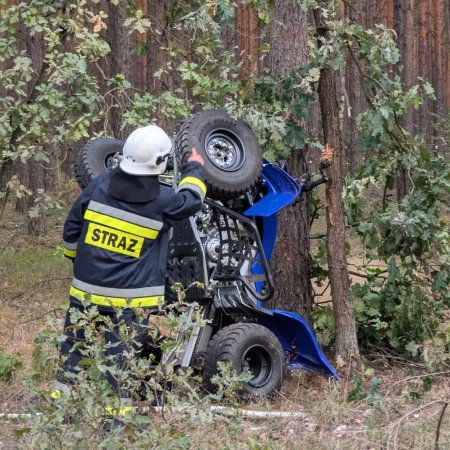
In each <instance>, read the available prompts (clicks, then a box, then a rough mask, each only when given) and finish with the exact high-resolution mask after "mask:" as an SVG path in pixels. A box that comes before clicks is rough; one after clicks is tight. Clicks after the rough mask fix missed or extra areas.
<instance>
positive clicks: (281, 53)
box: [268, 0, 313, 317]
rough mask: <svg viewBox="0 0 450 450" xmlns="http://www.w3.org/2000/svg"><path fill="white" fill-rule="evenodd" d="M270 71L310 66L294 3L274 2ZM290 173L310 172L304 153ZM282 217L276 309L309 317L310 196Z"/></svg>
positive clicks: (301, 16) (295, 156) (291, 162)
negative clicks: (307, 63) (307, 64)
mask: <svg viewBox="0 0 450 450" xmlns="http://www.w3.org/2000/svg"><path fill="white" fill-rule="evenodd" d="M269 41H270V46H271V51H270V53H269V55H268V66H269V70H270V72H271V73H272V74H274V75H279V74H281V73H284V72H289V71H292V70H294V69H296V68H299V67H301V66H302V65H304V64H306V62H307V42H308V37H307V16H306V13H305V12H304V11H302V9H301V8H300V6H299V4H298V3H297V2H295V1H293V0H290V1H282V0H275V2H274V7H273V16H272V22H271V29H270V36H269ZM287 169H288V171H289V172H290V173H291V174H292V175H293V176H294V177H299V176H300V175H301V174H302V173H305V172H306V171H307V168H306V162H305V149H300V148H298V149H293V153H292V156H291V157H290V158H289V159H288V164H287ZM302 195H303V198H302V199H301V201H300V203H298V204H297V205H295V207H292V208H287V209H285V210H284V211H282V212H281V213H280V215H279V230H278V234H277V245H276V247H275V250H274V255H273V258H272V263H271V267H272V272H273V276H274V282H275V287H276V294H275V297H274V300H273V302H272V303H273V306H274V307H276V308H284V309H288V310H291V311H295V312H298V313H300V314H302V315H304V316H306V317H308V315H309V313H310V312H311V308H312V303H313V290H312V285H311V280H310V274H309V237H310V232H309V210H308V196H307V195H306V194H302Z"/></svg>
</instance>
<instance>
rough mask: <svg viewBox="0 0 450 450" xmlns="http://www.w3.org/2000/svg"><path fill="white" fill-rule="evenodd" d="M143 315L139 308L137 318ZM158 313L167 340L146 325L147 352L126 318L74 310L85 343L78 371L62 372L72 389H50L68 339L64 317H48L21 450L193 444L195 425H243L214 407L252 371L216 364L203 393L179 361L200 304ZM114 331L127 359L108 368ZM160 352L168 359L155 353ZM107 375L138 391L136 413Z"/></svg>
mask: <svg viewBox="0 0 450 450" xmlns="http://www.w3.org/2000/svg"><path fill="white" fill-rule="evenodd" d="M120 312H121V311H120V310H119V309H118V310H117V311H116V313H117V314H119V315H120ZM146 314H147V313H146V311H144V310H138V311H137V318H138V319H137V320H138V322H139V321H143V319H144V318H145V315H146ZM161 314H163V316H162V317H163V324H164V325H163V328H164V330H165V334H166V336H164V337H162V336H161V335H160V333H159V331H158V329H157V328H156V327H155V326H153V325H150V326H148V328H147V330H148V338H149V341H150V342H151V343H152V351H153V353H150V352H148V351H147V352H146V351H144V350H145V348H144V346H143V345H141V344H139V343H137V342H136V332H135V330H134V329H130V328H129V327H127V326H126V325H125V324H124V323H123V322H121V323H120V324H119V326H118V328H117V326H116V328H115V327H114V324H113V323H112V322H111V320H110V319H109V318H107V317H106V318H105V317H104V316H102V315H100V314H99V313H98V310H97V308H96V307H95V306H94V305H89V306H88V307H87V308H86V309H84V310H83V311H79V310H77V311H74V312H73V313H72V319H73V322H76V324H77V326H82V327H83V328H84V330H85V335H86V342H85V345H83V347H81V352H82V354H83V359H82V360H81V362H80V363H79V368H80V370H79V372H78V373H71V372H69V371H64V373H63V375H64V377H65V379H66V380H67V381H68V382H69V383H70V385H71V391H70V394H66V393H63V392H60V391H55V390H53V388H52V384H53V383H52V380H53V379H54V376H55V373H56V371H57V370H58V368H59V369H61V367H63V364H62V363H63V362H64V361H61V359H60V357H59V354H58V348H59V346H60V344H61V342H62V341H64V339H65V336H63V335H61V329H62V323H61V321H58V320H55V319H51V320H50V321H49V323H48V327H47V328H46V329H45V330H44V331H42V332H41V333H40V334H39V335H38V337H37V338H36V346H35V350H34V355H33V356H34V362H33V367H32V371H31V373H30V374H29V376H28V377H27V382H26V383H27V387H28V389H30V390H31V392H32V394H33V395H32V397H31V402H30V404H29V411H30V412H31V413H36V414H37V415H36V416H35V417H34V418H33V419H32V421H31V424H30V426H29V427H26V428H23V429H20V430H17V431H16V435H17V437H18V438H19V440H20V444H21V445H22V446H23V448H33V449H36V448H52V449H53V448H64V449H71V448H73V449H75V448H83V449H90V448H108V449H125V448H127V449H128V448H150V447H151V448H191V447H192V446H193V445H194V446H195V442H196V439H198V434H197V435H191V434H190V430H191V429H192V427H194V426H197V425H198V424H200V426H201V424H202V423H209V424H212V423H214V424H217V423H220V426H225V427H227V426H228V424H229V423H231V422H233V427H234V428H236V426H239V425H236V421H235V419H234V418H232V417H231V418H225V417H220V419H219V418H218V417H217V416H216V415H215V414H214V413H213V412H212V411H211V409H210V406H211V403H212V402H214V401H218V400H221V401H222V403H223V402H225V403H228V404H229V405H236V404H237V403H236V398H237V392H238V390H239V389H240V388H241V387H242V385H243V384H244V383H246V382H247V381H248V380H249V379H250V377H249V374H247V373H245V372H244V373H241V374H236V373H235V372H234V371H232V370H231V368H230V367H228V366H227V365H219V373H218V374H217V376H216V377H214V379H213V380H212V381H213V383H215V384H216V385H217V391H216V392H215V393H208V392H206V391H205V390H203V388H202V379H201V377H200V375H199V373H197V372H196V371H195V370H194V369H193V368H191V367H188V368H185V369H181V368H180V360H179V357H180V355H181V352H182V350H183V348H184V345H185V344H186V342H187V340H188V339H189V337H190V334H191V332H192V330H193V327H195V326H198V325H199V324H202V323H204V322H203V319H202V316H201V310H200V308H199V307H198V305H195V304H189V305H182V304H181V303H177V304H175V305H172V306H170V307H169V308H168V309H167V310H165V311H164V312H163V311H161ZM161 328H162V327H161ZM114 329H115V330H116V332H118V333H119V334H120V336H121V338H122V340H123V342H124V343H125V347H126V356H127V358H126V359H127V362H126V364H124V365H123V366H122V367H117V366H114V365H111V362H112V361H111V360H112V359H113V357H112V356H107V355H105V352H104V350H105V348H106V346H107V345H108V344H105V340H104V337H105V333H106V332H108V331H113V330H114ZM80 345H81V344H80ZM110 345H111V344H110ZM112 345H115V344H112ZM159 350H160V351H162V352H163V356H162V357H161V358H156V357H155V354H156V353H158V351H159ZM63 360H64V358H63ZM108 372H109V374H110V375H112V376H114V377H115V378H116V379H117V380H118V383H119V385H121V386H126V387H127V389H129V390H130V391H131V392H133V399H134V404H135V405H137V409H135V410H134V412H129V411H128V412H127V413H126V414H121V413H120V412H121V411H122V410H123V407H124V405H121V403H120V399H119V395H118V393H117V392H115V391H114V390H113V388H112V386H111V384H110V383H109V382H108V381H107V373H108ZM156 404H158V405H161V406H160V408H159V409H158V408H156V409H155V408H153V406H154V405H156ZM139 408H140V409H139ZM122 412H123V411H122ZM114 419H119V420H120V422H121V423H122V427H121V428H117V429H113V430H110V431H108V424H111V423H112V421H113V420H114ZM195 424H197V425H195ZM204 438H205V439H207V437H204ZM225 441H226V438H225Z"/></svg>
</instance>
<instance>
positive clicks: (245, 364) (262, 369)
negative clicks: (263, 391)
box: [242, 345, 272, 388]
mask: <svg viewBox="0 0 450 450" xmlns="http://www.w3.org/2000/svg"><path fill="white" fill-rule="evenodd" d="M242 370H244V371H247V372H250V373H251V374H252V375H253V378H252V379H251V380H250V381H249V382H248V384H249V385H250V386H252V387H254V388H258V387H261V386H264V385H265V384H266V383H267V382H268V381H269V380H270V377H271V375H272V362H271V358H270V355H269V353H268V352H267V350H266V349H265V348H264V347H262V346H260V345H254V346H253V347H250V348H249V349H248V350H247V351H246V352H245V353H244V355H243V357H242Z"/></svg>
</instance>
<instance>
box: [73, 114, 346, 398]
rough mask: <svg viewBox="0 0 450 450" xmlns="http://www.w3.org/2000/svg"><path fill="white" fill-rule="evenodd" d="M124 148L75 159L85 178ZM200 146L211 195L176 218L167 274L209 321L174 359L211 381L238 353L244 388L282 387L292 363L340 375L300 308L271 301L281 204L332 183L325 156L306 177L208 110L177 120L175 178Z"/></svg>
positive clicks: (261, 392)
mask: <svg viewBox="0 0 450 450" xmlns="http://www.w3.org/2000/svg"><path fill="white" fill-rule="evenodd" d="M122 147H123V142H121V141H118V140H116V139H113V138H101V139H96V140H94V141H91V142H90V143H89V144H87V145H86V146H85V147H84V148H83V149H82V150H81V151H80V152H79V154H78V157H77V160H76V163H75V176H76V178H77V181H78V183H79V184H80V186H81V187H82V188H84V187H86V186H87V184H88V183H89V182H90V180H92V179H93V178H94V177H96V176H97V175H99V174H101V173H103V172H104V171H109V170H112V169H113V168H115V167H116V166H117V164H118V162H119V161H120V154H121V152H122ZM192 147H195V148H196V149H197V151H198V152H199V153H200V154H201V155H202V156H203V158H204V160H205V165H204V172H205V177H206V180H205V181H206V185H207V187H208V194H207V195H208V197H207V198H206V199H205V202H204V204H203V208H202V210H201V211H200V212H199V213H197V214H196V216H195V217H191V218H189V219H186V220H184V221H182V222H181V223H179V224H178V225H177V226H176V227H174V229H173V233H172V237H171V239H170V243H169V260H168V276H169V280H170V283H180V284H181V285H182V286H185V287H189V288H188V289H187V290H186V292H185V294H186V298H185V301H186V302H187V303H188V304H189V303H191V304H195V305H200V308H201V309H202V315H203V317H204V319H205V321H204V323H203V324H200V325H195V324H194V326H193V328H192V333H191V336H190V337H188V339H185V341H184V343H183V345H182V346H181V347H180V349H179V351H178V352H177V354H176V355H175V361H172V362H174V363H175V365H177V366H180V367H189V366H191V367H194V368H197V369H198V370H199V371H201V373H202V376H203V379H204V380H205V383H206V385H207V387H209V388H211V389H213V386H212V385H211V383H210V380H211V378H212V377H213V376H214V375H215V373H216V371H217V363H218V362H219V361H224V362H230V363H231V364H232V366H233V368H234V369H235V370H236V371H237V372H242V371H244V370H245V371H249V372H250V373H251V374H252V375H253V378H252V379H251V380H250V381H249V382H248V383H247V384H246V385H245V386H244V387H243V392H244V394H246V395H255V396H265V395H269V394H271V393H272V392H273V391H275V390H277V389H279V388H280V387H281V384H282V381H283V376H284V373H285V371H286V369H287V370H295V369H304V370H310V371H315V372H320V373H323V374H325V375H328V376H331V377H334V378H338V377H339V376H338V374H337V373H336V371H335V370H334V368H333V367H332V366H331V364H330V363H329V362H328V360H327V359H326V357H325V356H324V354H323V353H322V351H321V349H320V347H319V344H318V342H317V339H316V337H315V335H314V332H313V331H312V329H311V328H310V327H309V325H308V324H307V322H306V321H305V320H304V319H303V318H302V317H300V316H299V315H298V314H295V313H292V312H288V311H281V310H277V309H269V308H266V307H265V306H264V305H265V304H266V302H268V301H269V300H270V299H271V298H272V297H273V294H274V285H273V281H272V277H271V274H270V270H269V266H268V261H269V260H270V257H271V255H272V250H273V248H274V245H275V241H276V236H277V213H278V211H280V210H281V209H283V208H285V207H287V206H289V205H291V204H292V203H293V202H295V200H296V199H298V197H299V196H300V195H301V193H302V191H305V190H310V189H312V188H313V187H314V186H317V185H318V184H321V183H324V182H325V181H326V178H325V177H324V175H323V169H324V168H325V165H324V164H323V163H322V166H321V167H320V172H321V175H322V176H321V178H319V179H318V180H315V181H311V180H310V179H309V178H308V177H302V179H301V182H300V183H299V182H298V181H297V180H295V179H293V178H292V177H291V176H290V175H289V174H288V173H287V172H286V171H285V170H283V169H282V168H281V167H280V166H279V165H276V164H273V163H270V162H269V161H266V160H264V159H263V158H262V153H261V148H260V146H259V143H258V141H257V139H256V136H255V135H254V133H253V132H252V130H251V129H250V128H249V127H248V126H247V125H246V124H245V123H244V122H243V121H241V120H234V119H233V118H231V117H230V116H229V115H228V114H227V113H226V112H225V111H222V110H208V111H203V112H200V113H198V114H196V115H194V116H192V117H191V118H189V119H188V120H185V121H184V122H181V123H180V124H179V126H178V127H177V130H176V132H175V134H174V146H173V150H174V153H173V155H172V160H173V173H174V175H173V177H172V184H173V185H174V186H175V185H176V183H177V181H178V177H179V172H178V170H177V168H178V167H179V166H180V165H182V164H184V163H185V162H186V161H187V159H188V158H189V155H190V152H191V149H192ZM161 182H164V181H162V180H161ZM199 282H200V284H199ZM199 286H201V287H199ZM197 307H198V306H197ZM190 311H191V312H193V308H192V309H191V310H190ZM165 357H166V358H167V357H170V358H172V359H173V358H174V356H173V355H170V356H167V355H163V360H164V358H165Z"/></svg>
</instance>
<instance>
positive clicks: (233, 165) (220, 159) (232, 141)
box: [205, 128, 245, 172]
mask: <svg viewBox="0 0 450 450" xmlns="http://www.w3.org/2000/svg"><path fill="white" fill-rule="evenodd" d="M205 152H206V156H207V157H208V159H209V160H210V161H211V162H212V163H213V164H214V166H216V167H218V168H219V169H221V170H225V171H226V172H234V171H236V170H238V169H240V168H241V167H242V165H243V164H244V161H245V147H244V144H243V143H242V141H241V140H240V139H239V137H238V136H237V135H236V134H234V133H233V132H232V131H229V130H223V129H220V128H217V129H214V130H212V131H210V132H209V133H208V135H207V136H206V140H205Z"/></svg>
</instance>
